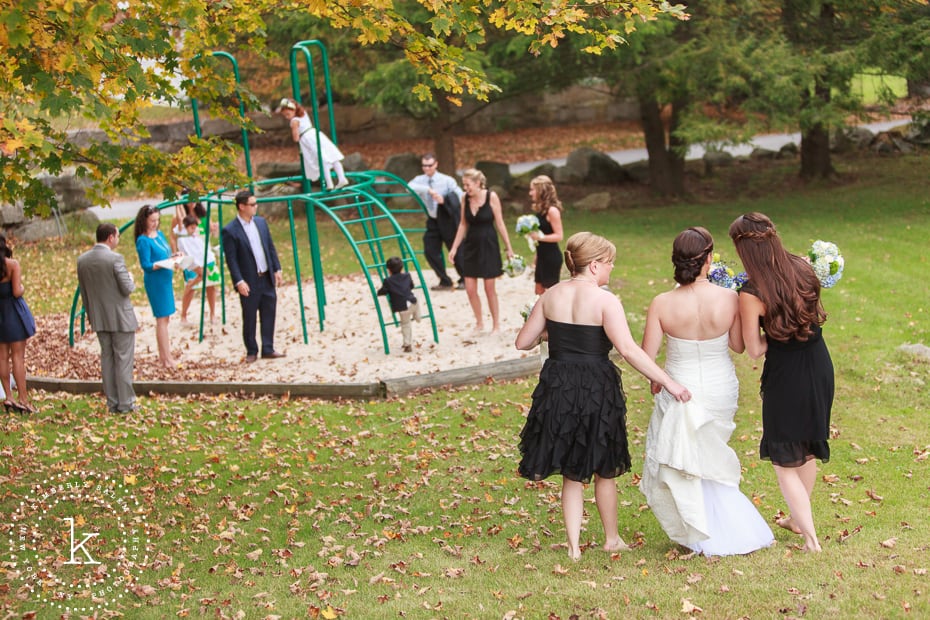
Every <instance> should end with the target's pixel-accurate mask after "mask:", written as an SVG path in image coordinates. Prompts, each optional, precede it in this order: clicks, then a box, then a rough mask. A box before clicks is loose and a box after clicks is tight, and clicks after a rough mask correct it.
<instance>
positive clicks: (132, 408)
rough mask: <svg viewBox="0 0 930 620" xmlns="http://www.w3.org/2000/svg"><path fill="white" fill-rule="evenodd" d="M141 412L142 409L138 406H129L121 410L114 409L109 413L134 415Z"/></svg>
mask: <svg viewBox="0 0 930 620" xmlns="http://www.w3.org/2000/svg"><path fill="white" fill-rule="evenodd" d="M141 410H142V407H140V406H139V405H130V406H128V407H124V408H122V409H120V408H119V407H117V408H116V409H110V413H135V412H136V411H141Z"/></svg>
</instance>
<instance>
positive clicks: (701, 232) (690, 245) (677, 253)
mask: <svg viewBox="0 0 930 620" xmlns="http://www.w3.org/2000/svg"><path fill="white" fill-rule="evenodd" d="M713 251H714V238H713V237H712V236H711V234H710V233H709V232H708V231H707V229H706V228H703V227H701V226H692V227H691V228H688V229H687V230H683V231H681V232H680V233H679V234H678V236H677V237H675V242H674V243H673V244H672V265H674V266H675V282H678V284H681V285H685V284H691V283H692V282H694V280H695V279H696V278H697V277H698V276H699V275H701V269H703V268H704V263H705V262H707V257H708V255H710V253H711V252H713Z"/></svg>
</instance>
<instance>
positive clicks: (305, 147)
mask: <svg viewBox="0 0 930 620" xmlns="http://www.w3.org/2000/svg"><path fill="white" fill-rule="evenodd" d="M294 118H296V119H297V122H298V125H297V131H298V134H299V136H300V142H299V144H300V154H301V156H302V157H303V160H304V174H305V175H306V177H307V178H308V179H310V180H311V181H316V180H317V179H319V178H320V158H319V156H318V155H317V150H316V135H317V133H316V132H315V131H314V130H313V123H311V122H310V114H309V113H305V114H304V115H303V116H295V117H294ZM320 148H321V149H322V151H323V177H324V178H325V179H326V186H327V187H329V186H330V185H332V179H331V178H330V176H329V175H330V171H332V170H333V169H334V168H335V166H336V164H338V163H339V162H341V161H342V160H343V159H344V157H343V155H342V151H340V150H339V147H338V146H336V145H335V144H333V141H332V140H330V139H329V136H327V135H326V134H325V133H323V132H320ZM338 172H339V176H340V179H339V180H340V182H341V181H342V179H343V178H345V173H344V172H342V167H341V165H340V166H339V169H338Z"/></svg>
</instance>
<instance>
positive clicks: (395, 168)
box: [384, 153, 423, 181]
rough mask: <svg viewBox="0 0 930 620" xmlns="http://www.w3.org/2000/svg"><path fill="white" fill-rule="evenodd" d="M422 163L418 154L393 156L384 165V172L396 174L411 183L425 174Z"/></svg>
mask: <svg viewBox="0 0 930 620" xmlns="http://www.w3.org/2000/svg"><path fill="white" fill-rule="evenodd" d="M420 161H421V160H420V156H419V155H417V154H416V153H400V154H398V155H391V156H390V157H388V159H387V161H386V162H385V163H384V170H385V171H386V172H390V173H392V174H396V175H397V176H399V177H400V178H401V179H403V180H404V181H409V180H410V179H412V178H413V177H415V176H417V175H418V174H422V173H423V168H422V167H421V166H420Z"/></svg>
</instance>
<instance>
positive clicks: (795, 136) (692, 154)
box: [510, 120, 908, 174]
mask: <svg viewBox="0 0 930 620" xmlns="http://www.w3.org/2000/svg"><path fill="white" fill-rule="evenodd" d="M907 122H908V121H907V120H896V121H883V122H881V123H869V124H866V125H862V127H865V128H866V129H868V130H869V131H871V132H873V133H878V132H880V131H887V130H889V129H892V128H894V127H898V126H900V125H903V124H906V123H907ZM792 142H793V143H795V144H797V145H800V144H801V134H800V133H785V134H771V135H765V136H756V137H755V138H754V139H753V141H752V142H751V143H749V144H742V145H739V146H728V147H725V148H724V150H725V151H727V152H729V153H731V154H733V155H735V156H741V155H749V154H750V153H752V150H753V149H755V148H757V147H758V148H763V149H769V150H770V151H777V150H778V149H780V148H781V147H783V146H784V145H786V144H790V143H792ZM607 154H608V155H610V157H611V158H612V159H614V160H615V161H616V162H617V163H620V164H632V163H633V162H637V161H645V160H647V159H649V156H648V154H647V153H646V149H626V150H623V151H613V152H610V153H607ZM702 157H704V147H703V146H701V145H697V144H696V145H693V146H692V147H691V148H690V149H689V150H688V155H687V157H686V159H700V158H702ZM547 162H548V163H552V164H555V165H556V166H564V165H565V159H564V158H563V159H544V160H540V161H531V162H526V163H522V164H511V166H510V172H511V173H512V174H522V173H524V172H528V171H530V170H532V169H533V168H535V167H536V166H539V165H540V164H544V163H547Z"/></svg>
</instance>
